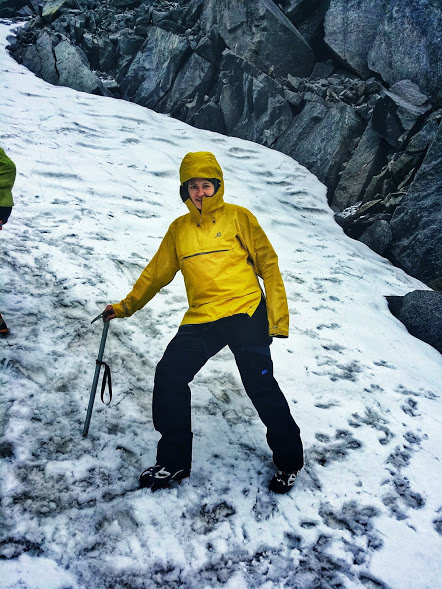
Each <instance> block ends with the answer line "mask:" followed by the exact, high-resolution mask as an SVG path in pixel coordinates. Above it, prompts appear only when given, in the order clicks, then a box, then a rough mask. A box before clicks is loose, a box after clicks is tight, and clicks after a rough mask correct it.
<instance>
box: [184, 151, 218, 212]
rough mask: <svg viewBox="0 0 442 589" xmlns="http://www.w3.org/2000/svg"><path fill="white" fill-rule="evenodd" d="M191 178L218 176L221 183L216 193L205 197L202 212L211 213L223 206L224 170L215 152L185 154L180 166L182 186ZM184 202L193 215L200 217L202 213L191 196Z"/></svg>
mask: <svg viewBox="0 0 442 589" xmlns="http://www.w3.org/2000/svg"><path fill="white" fill-rule="evenodd" d="M191 178H217V179H218V180H219V181H220V183H221V184H220V187H219V188H218V190H217V192H216V194H214V195H213V196H212V197H210V198H205V199H204V201H203V208H202V211H201V214H206V213H211V212H213V211H215V210H216V209H218V208H219V207H221V206H223V204H224V200H223V196H224V178H223V171H222V169H221V166H220V165H219V163H218V162H217V160H216V157H215V156H214V155H213V153H210V151H197V152H194V153H188V154H187V155H185V156H184V158H183V161H182V162H181V166H180V182H181V187H184V183H185V182H187V181H188V180H190V179H191ZM184 202H185V204H186V206H187V208H188V209H189V211H190V212H191V213H192V215H196V217H198V218H199V217H200V213H199V211H198V209H197V208H196V206H195V205H194V204H193V202H192V201H191V200H190V198H187V199H186V200H185V201H184Z"/></svg>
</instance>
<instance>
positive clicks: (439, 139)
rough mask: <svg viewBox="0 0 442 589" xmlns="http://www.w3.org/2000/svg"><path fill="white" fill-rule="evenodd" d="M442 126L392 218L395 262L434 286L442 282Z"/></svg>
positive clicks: (392, 247) (391, 250) (392, 254)
mask: <svg viewBox="0 0 442 589" xmlns="http://www.w3.org/2000/svg"><path fill="white" fill-rule="evenodd" d="M441 170H442V126H441V125H440V124H439V128H438V131H437V135H436V138H435V140H434V141H433V143H432V144H431V146H430V148H429V150H428V153H427V155H426V156H425V159H424V161H423V163H422V166H421V167H420V169H419V171H418V172H417V174H416V177H415V179H414V181H413V183H412V185H411V188H410V190H409V192H408V194H407V195H406V196H405V197H404V199H403V200H402V202H401V204H400V205H399V206H398V207H397V209H396V211H395V212H394V215H393V217H392V219H391V228H392V231H393V242H392V246H391V248H390V252H389V253H390V256H391V259H392V260H393V261H394V262H395V263H396V264H398V265H399V266H400V267H402V268H403V269H404V270H405V271H406V272H408V273H409V274H411V275H412V276H415V277H416V278H419V279H420V280H422V281H423V282H425V283H426V284H429V285H430V286H431V285H432V283H434V282H439V281H441V280H442V239H441V236H442V174H441Z"/></svg>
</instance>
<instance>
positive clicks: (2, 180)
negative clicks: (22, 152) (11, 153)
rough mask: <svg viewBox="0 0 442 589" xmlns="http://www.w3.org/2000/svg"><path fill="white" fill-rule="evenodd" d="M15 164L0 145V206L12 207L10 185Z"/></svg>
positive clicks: (13, 176) (13, 177)
mask: <svg viewBox="0 0 442 589" xmlns="http://www.w3.org/2000/svg"><path fill="white" fill-rule="evenodd" d="M15 174H16V169H15V164H14V162H13V161H12V160H11V159H9V158H8V156H7V155H6V153H5V152H4V151H3V149H2V148H1V147H0V207H12V206H13V205H14V201H13V199H12V187H13V186H14V182H15Z"/></svg>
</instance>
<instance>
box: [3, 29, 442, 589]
mask: <svg viewBox="0 0 442 589" xmlns="http://www.w3.org/2000/svg"><path fill="white" fill-rule="evenodd" d="M7 32H8V27H7V26H6V25H1V27H0V36H1V48H0V71H1V93H0V144H1V145H2V146H3V147H4V149H5V150H6V152H7V153H8V154H9V155H10V156H11V157H12V159H13V160H14V161H15V162H16V164H17V170H18V176H17V181H16V185H15V189H14V196H15V202H16V206H15V208H14V210H13V214H12V215H11V218H10V222H9V223H8V224H7V225H6V227H5V229H4V231H3V232H2V233H1V234H0V246H1V257H0V270H1V303H0V310H1V312H2V313H3V315H4V317H5V319H6V321H7V323H8V326H9V328H10V331H11V335H10V336H9V337H8V338H7V339H3V340H0V366H1V373H0V387H1V388H0V398H1V406H0V417H1V420H0V426H1V427H0V436H1V437H0V456H1V457H2V461H1V509H2V520H1V521H2V526H1V535H0V556H1V559H2V560H0V588H2V589H6V588H7V589H17V588H21V589H68V588H75V589H80V588H81V589H83V588H87V589H103V588H112V589H116V588H123V587H124V588H131V589H132V588H133V589H140V588H147V589H150V588H154V587H167V588H175V587H183V588H189V589H209V588H214V587H225V588H227V589H249V588H262V589H275V588H286V587H290V588H301V589H307V588H308V589H313V588H315V589H322V588H331V587H333V588H338V587H339V588H345V589H350V588H356V587H361V588H367V589H375V588H384V589H385V588H390V589H408V588H410V589H435V588H437V587H441V577H442V564H441V558H440V556H441V554H442V541H441V534H442V507H441V505H442V497H441V486H442V473H441V465H440V460H439V457H438V450H439V451H440V431H441V423H440V421H441V418H440V415H441V400H440V393H441V382H442V378H441V377H442V358H441V356H440V354H439V353H438V352H436V351H435V350H434V349H433V348H431V347H430V346H428V345H426V344H424V343H423V342H421V341H419V340H417V339H415V338H413V337H412V336H411V335H409V334H408V332H407V331H406V330H405V328H404V327H403V325H402V324H401V323H399V322H398V321H397V320H396V319H395V318H394V317H393V316H392V315H391V314H390V313H389V311H388V308H387V303H386V300H385V298H384V297H385V295H401V294H405V293H406V292H408V291H411V290H414V289H416V288H425V286H424V285H422V284H421V283H420V282H418V281H417V280H415V279H413V278H411V277H409V276H407V275H406V274H405V273H404V272H402V271H401V270H399V269H397V268H395V267H393V266H392V265H391V264H390V263H389V262H388V261H386V260H385V259H383V258H381V257H379V256H378V255H376V254H375V253H373V252H372V251H370V250H369V249H368V248H367V247H366V246H364V245H363V244H361V243H359V242H356V241H352V240H351V239H349V238H347V237H346V236H345V235H344V234H343V232H342V230H341V229H340V228H339V227H338V226H337V225H336V224H335V223H334V221H333V217H332V213H331V211H330V210H329V208H328V207H327V203H326V197H325V188H324V186H323V185H322V184H320V183H319V181H318V180H317V179H316V178H315V177H314V176H312V175H311V174H310V173H309V172H308V171H307V170H306V169H305V168H303V167H301V166H299V165H298V164H297V163H296V162H294V161H292V160H291V159H290V158H288V157H286V156H284V155H281V154H279V153H276V152H274V151H270V150H268V149H265V148H264V147H260V146H258V145H255V144H253V143H249V142H246V141H241V140H238V139H231V138H227V137H223V136H221V135H217V134H215V133H210V132H204V131H200V130H195V129H193V128H191V127H189V126H186V125H185V124H183V123H180V122H178V121H176V120H173V119H171V118H168V117H165V116H161V115H158V114H155V113H153V112H150V111H148V110H146V109H144V108H142V107H139V106H136V105H133V104H129V103H125V102H121V101H116V100H112V99H108V98H102V97H95V96H91V95H87V94H82V93H79V92H75V91H73V90H70V89H66V88H59V87H53V86H50V85H49V84H47V83H45V82H43V81H42V80H40V79H38V78H36V77H35V76H34V75H33V74H32V73H30V72H29V71H27V70H26V69H25V68H23V67H21V66H19V65H18V64H17V63H15V62H14V61H13V60H12V59H11V58H10V56H9V55H8V54H7V52H6V51H5V50H4V46H5V43H6V41H5V38H6V35H7ZM199 150H208V151H213V152H214V153H215V154H216V156H217V158H218V160H219V162H220V164H221V165H222V167H223V168H224V172H225V180H226V200H227V201H230V202H233V203H237V204H241V205H244V206H246V207H247V208H249V209H250V210H251V211H252V212H253V213H255V214H256V215H257V217H258V219H259V220H260V222H261V224H262V226H263V227H264V229H265V230H266V232H267V234H268V236H269V238H270V240H271V241H272V243H273V245H274V247H275V249H276V251H277V252H278V254H279V259H280V267H281V271H282V274H283V277H284V279H285V283H286V288H287V293H288V297H289V307H290V314H291V337H290V338H289V339H288V340H275V341H274V343H273V345H272V353H273V359H274V363H275V373H276V376H277V378H278V380H279V383H280V385H281V388H282V389H283V391H284V392H285V394H286V396H287V398H288V400H289V403H290V406H291V409H292V412H293V415H294V416H295V418H296V420H297V422H298V423H299V425H300V427H301V430H302V434H303V439H304V442H305V448H306V467H305V469H304V470H303V472H302V473H301V474H300V476H299V478H298V480H297V483H296V486H295V488H294V489H293V491H292V492H291V493H290V494H289V495H286V496H276V495H273V494H269V492H268V490H267V484H268V481H269V479H270V477H271V475H272V473H273V465H272V462H271V456H270V452H269V450H268V448H267V445H266V442H265V432H264V428H263V426H262V425H261V423H260V421H259V420H258V418H257V416H256V415H255V413H254V410H253V408H252V406H251V404H250V402H249V401H248V399H247V397H246V395H245V393H244V392H243V389H242V386H241V383H240V379H239V375H238V372H237V369H236V366H235V364H234V362H233V360H232V358H231V356H230V353H229V352H228V351H224V352H222V353H220V354H219V355H218V356H217V357H215V358H214V359H212V360H211V361H210V362H209V363H208V364H207V366H206V367H205V368H204V369H203V370H202V371H201V373H200V374H199V375H198V376H197V377H196V379H195V381H194V385H193V415H194V421H193V428H194V435H195V444H194V464H193V470H192V475H191V478H190V479H187V480H186V481H185V482H183V483H182V484H181V485H180V486H175V487H173V488H172V489H171V490H166V491H160V492H157V493H152V492H150V491H148V490H137V489H136V487H137V481H138V476H139V474H140V472H141V471H142V470H144V468H146V467H148V466H150V465H151V464H153V461H154V457H155V447H156V442H157V439H158V436H157V434H156V432H155V431H154V429H153V426H152V421H151V407H150V405H151V391H152V381H153V374H154V368H155V365H156V363H157V361H158V360H159V359H160V357H161V355H162V352H163V350H164V348H165V346H166V344H167V342H168V341H169V340H170V338H171V337H172V336H173V335H174V333H175V331H176V329H177V327H178V325H179V323H180V320H181V317H182V315H183V314H184V312H185V310H186V296H185V291H184V286H183V281H182V278H181V276H180V275H179V276H177V277H176V279H175V280H174V281H173V282H172V283H171V284H170V285H169V286H168V287H167V288H165V289H164V290H163V291H162V292H161V293H160V294H159V295H157V297H155V298H154V299H153V301H151V303H149V305H147V307H145V309H143V310H142V311H140V312H139V313H138V314H136V315H135V316H134V317H132V318H130V319H125V320H118V321H113V322H112V324H111V326H110V330H109V337H108V342H107V347H106V352H105V360H107V361H108V362H110V364H111V366H112V371H113V382H114V400H113V401H112V403H111V404H110V405H109V406H104V405H102V404H101V402H100V401H99V399H98V394H97V400H96V404H95V408H94V413H93V416H92V423H91V429H90V433H89V436H88V437H87V438H86V439H83V437H82V428H83V423H84V419H85V415H86V408H87V403H88V399H89V393H90V387H91V383H92V378H93V373H94V369H95V358H96V355H97V352H98V345H99V342H100V336H101V323H100V322H96V323H94V324H93V325H91V323H90V321H91V319H92V318H93V317H95V316H96V315H97V314H98V313H99V312H101V310H102V309H103V308H104V306H105V305H106V304H107V303H109V302H116V301H119V300H120V299H121V298H123V297H124V296H125V295H126V294H127V292H128V291H129V290H130V288H131V286H132V284H133V282H134V281H135V279H136V278H137V277H138V275H139V274H140V272H141V270H142V269H143V267H144V266H145V265H146V263H147V262H148V261H149V259H150V258H151V257H152V255H153V254H154V253H155V251H156V248H157V247H158V245H159V242H160V240H161V238H162V236H163V235H164V233H165V232H166V230H167V227H168V226H169V224H170V223H171V221H172V220H173V219H174V218H175V217H177V216H178V215H181V214H184V213H185V212H186V210H187V209H186V208H185V207H184V206H183V204H182V202H181V200H180V198H179V195H178V183H179V181H178V167H179V163H180V161H181V158H182V157H183V156H184V155H185V154H186V153H187V152H188V151H199ZM438 442H439V444H438Z"/></svg>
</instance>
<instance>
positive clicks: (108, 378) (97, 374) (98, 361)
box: [83, 313, 112, 437]
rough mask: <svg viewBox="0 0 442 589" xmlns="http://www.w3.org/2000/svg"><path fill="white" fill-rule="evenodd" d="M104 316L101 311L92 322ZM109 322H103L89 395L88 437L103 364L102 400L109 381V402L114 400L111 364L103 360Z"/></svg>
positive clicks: (84, 430)
mask: <svg viewBox="0 0 442 589" xmlns="http://www.w3.org/2000/svg"><path fill="white" fill-rule="evenodd" d="M102 317H103V313H100V315H98V316H97V317H95V319H94V320H93V321H91V324H92V323H94V322H95V321H97V319H101V318H102ZM109 324H110V321H106V322H105V323H104V324H103V333H102V335H101V342H100V349H99V350H98V357H97V359H96V361H95V364H96V366H95V374H94V380H93V381H92V389H91V396H90V397H89V405H88V408H87V414H86V421H85V422H84V428H83V437H86V436H87V434H88V431H89V425H90V423H91V417H92V409H93V407H94V401H95V393H96V392H97V385H98V379H99V377H100V370H101V367H102V366H104V376H103V383H102V385H101V400H102V402H103V403H104V391H105V388H106V382H107V383H108V385H109V403H110V402H111V401H112V381H111V372H110V368H109V365H108V364H106V362H103V354H104V346H105V345H106V338H107V332H108V331H109Z"/></svg>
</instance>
